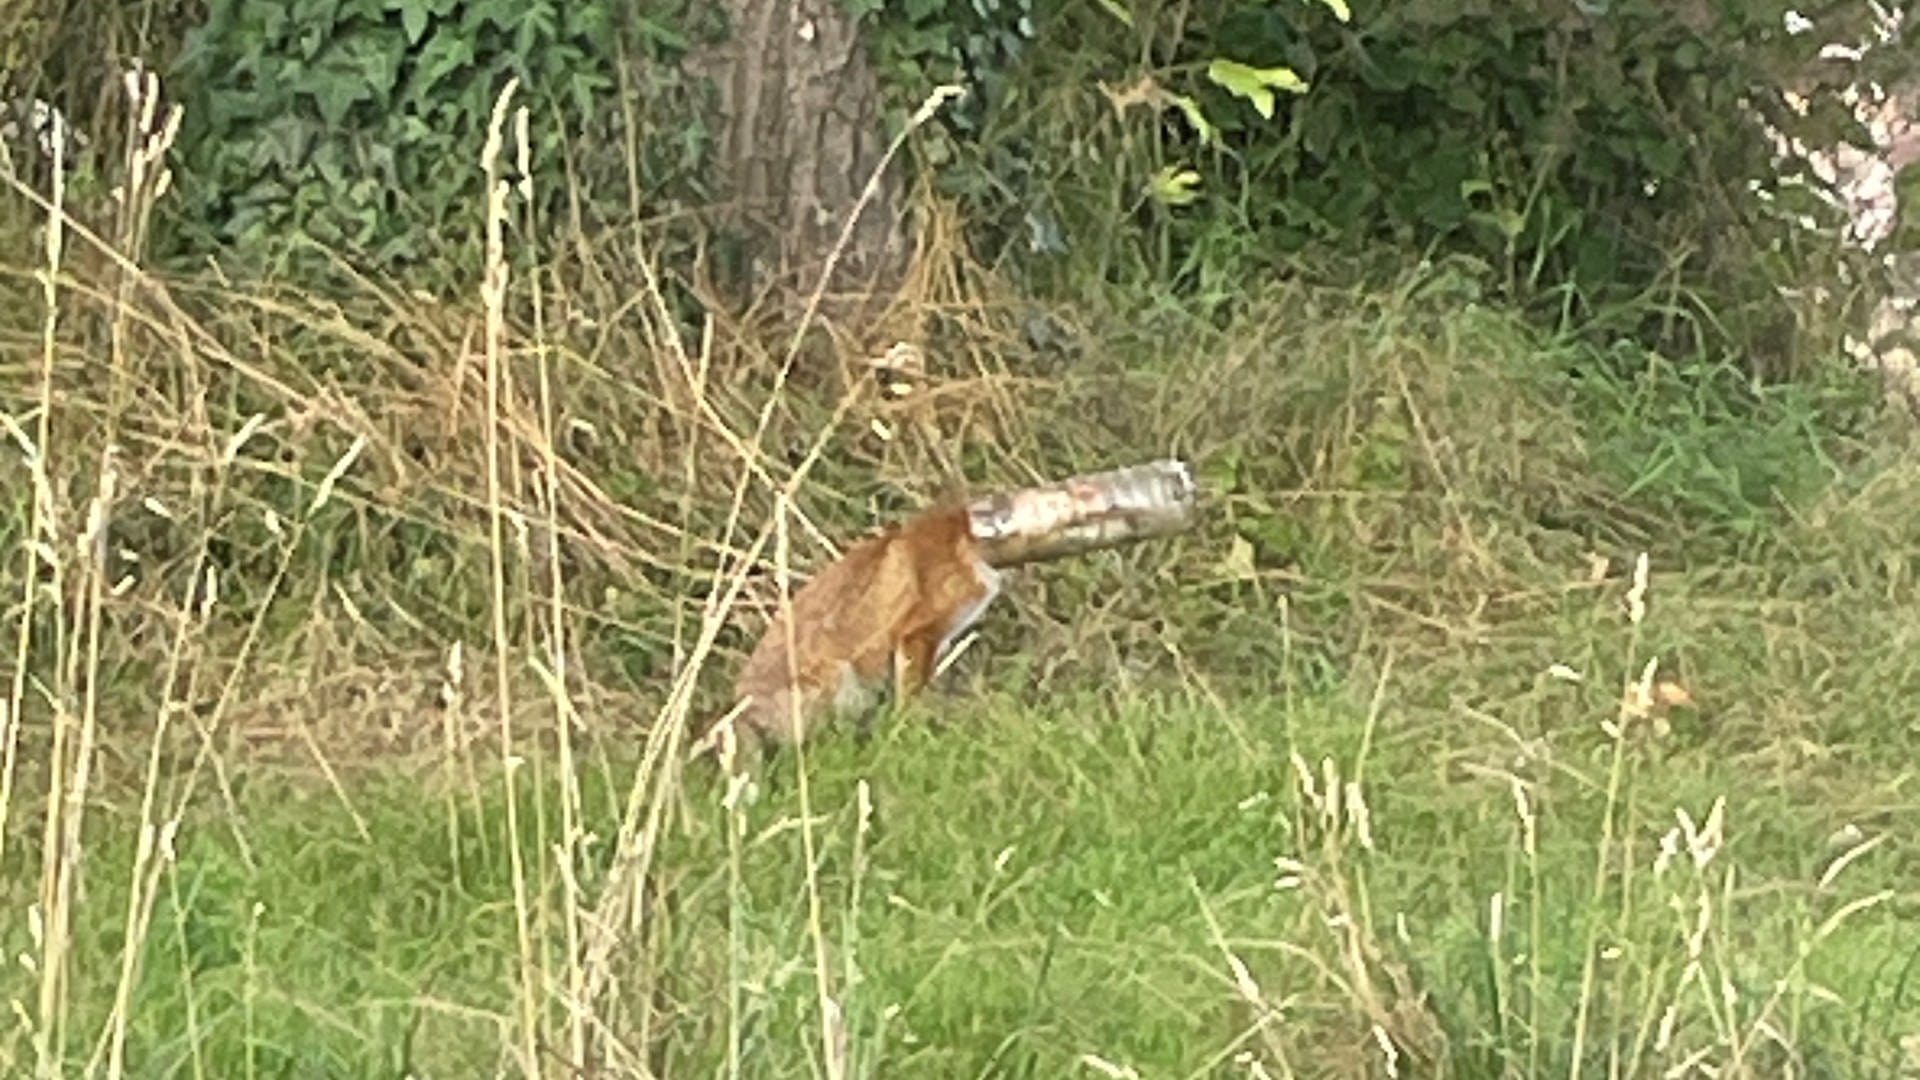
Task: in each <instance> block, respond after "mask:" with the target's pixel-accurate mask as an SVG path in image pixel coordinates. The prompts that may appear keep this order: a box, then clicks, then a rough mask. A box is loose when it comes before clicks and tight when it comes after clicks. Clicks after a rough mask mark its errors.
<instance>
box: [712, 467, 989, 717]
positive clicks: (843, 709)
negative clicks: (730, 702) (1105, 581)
mask: <svg viewBox="0 0 1920 1080" xmlns="http://www.w3.org/2000/svg"><path fill="white" fill-rule="evenodd" d="M999 591H1000V575H999V573H998V572H996V571H995V570H993V569H992V568H991V567H989V566H988V565H987V564H986V563H985V562H984V561H982V559H981V558H980V554H979V551H978V546H977V545H976V544H975V542H974V539H973V535H972V533H971V532H970V531H969V530H968V527H967V510H966V507H965V506H964V505H958V504H955V505H947V506H940V507H936V508H934V509H931V510H928V511H925V512H923V513H921V514H919V515H917V516H915V517H912V518H909V519H908V520H906V521H904V522H897V523H894V524H892V525H889V526H887V527H886V528H885V529H883V530H882V531H881V532H879V533H878V534H876V535H874V536H871V537H868V538H866V539H865V540H862V541H861V542H860V543H858V544H856V545H854V546H853V547H852V548H849V549H848V550H847V551H846V553H845V554H843V555H842V556H841V557H840V558H839V559H837V560H835V561H834V562H832V563H829V564H828V565H827V566H826V567H824V568H822V569H821V570H820V572H819V573H818V574H816V575H814V577H813V579H812V580H810V581H808V582H807V583H806V585H805V586H804V587H802V588H801V589H800V591H799V592H797V593H795V594H794V595H793V597H792V599H791V601H790V603H789V606H788V608H787V609H786V610H785V611H783V612H782V613H781V614H780V615H778V616H776V617H775V618H774V619H773V621H772V623H771V625H769V626H768V627H767V630H766V633H765V634H764V635H763V636H762V637H761V639H760V643H759V644H758V645H757V646H756V647H755V648H754V650H753V653H752V654H751V655H750V656H749V657H748V658H747V662H746V664H745V666H744V667H742V668H741V670H740V675H739V678H738V680H737V682H736V683H735V687H734V696H735V700H736V701H741V702H744V706H743V707H742V708H741V711H740V712H739V715H738V716H737V718H736V719H735V720H734V730H735V732H736V733H737V734H739V735H741V736H743V737H744V738H745V739H747V740H751V741H755V742H760V743H762V744H765V743H776V744H778V743H787V742H791V741H793V739H794V737H795V736H796V734H797V736H798V737H799V738H802V739H804V738H806V737H807V735H808V734H809V733H810V732H811V731H812V730H813V729H814V728H815V727H817V726H818V725H819V724H820V723H821V721H822V720H824V719H827V718H828V717H829V716H831V715H834V714H841V713H858V712H864V711H865V710H866V709H868V708H869V707H871V706H872V705H873V704H874V703H875V701H876V700H877V699H878V697H879V696H880V693H881V691H882V690H883V689H884V688H885V686H886V684H887V683H888V682H889V681H891V682H892V683H893V684H894V694H895V696H896V698H905V697H908V696H911V695H913V694H915V693H918V692H919V691H920V690H921V689H923V688H924V687H925V686H926V684H927V681H928V680H929V679H930V678H932V676H933V673H934V670H935V668H936V667H937V666H938V665H939V663H940V661H941V660H942V659H943V658H944V656H945V655H946V652H947V651H948V650H949V649H951V648H952V646H953V644H954V642H955V641H956V640H957V639H958V638H959V637H960V635H961V634H962V633H964V632H965V631H966V630H967V628H968V627H970V626H972V625H973V624H974V623H976V622H978V621H979V619H980V617H981V616H982V615H983V614H984V613H985V611H986V607H987V605H988V604H989V603H991V602H992V601H993V598H994V597H995V596H996V595H998V594H999ZM789 621H790V622H791V625H792V630H793V633H792V642H793V652H792V657H791V659H792V663H791V665H790V664H789V654H788V648H787V643H788V624H789ZM790 675H791V679H792V681H791V682H790V681H789V677H790ZM795 690H797V695H798V704H799V709H798V713H799V717H798V723H799V731H798V732H795V731H794V730H793V725H794V723H795V718H794V715H793V714H794V703H795V702H794V696H793V693H792V691H795Z"/></svg>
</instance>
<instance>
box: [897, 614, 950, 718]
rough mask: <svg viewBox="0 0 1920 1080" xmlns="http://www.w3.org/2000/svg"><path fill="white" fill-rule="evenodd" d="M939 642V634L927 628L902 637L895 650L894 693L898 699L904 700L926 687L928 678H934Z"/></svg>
mask: <svg viewBox="0 0 1920 1080" xmlns="http://www.w3.org/2000/svg"><path fill="white" fill-rule="evenodd" d="M939 644H940V642H939V639H938V637H937V635H935V634H933V633H932V632H931V631H927V630H919V631H915V632H913V633H910V634H907V635H906V636H904V637H902V638H901V639H900V644H899V645H898V646H896V647H895V648H894V650H893V693H894V699H895V700H896V701H901V702H904V701H906V700H907V699H908V698H910V697H913V696H914V695H916V694H918V693H920V691H922V690H924V689H926V687H927V680H929V679H931V678H933V664H934V653H935V652H936V651H937V649H938V647H939Z"/></svg>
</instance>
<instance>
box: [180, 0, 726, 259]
mask: <svg viewBox="0 0 1920 1080" xmlns="http://www.w3.org/2000/svg"><path fill="white" fill-rule="evenodd" d="M623 11H624V14H623V13H622V12H623ZM706 11H707V6H706V5H698V4H694V5H654V6H653V7H652V8H650V9H649V10H648V11H647V12H645V13H641V12H636V11H632V10H628V9H623V8H621V7H620V6H618V5H613V4H608V3H559V2H556V0H529V2H522V0H302V2H299V3H293V4H288V3H283V2H280V0H213V2H212V3H209V4H208V5H207V10H206V15H205V18H204V19H203V20H201V21H200V22H199V23H198V24H197V25H195V26H194V27H193V29H192V30H191V31H190V32H189V33H188V34H187V35H186V41H185V45H184V47H183V48H182V50H181V52H180V55H179V58H178V60H177V62H176V63H175V65H174V70H173V74H174V77H175V78H176V79H177V81H178V84H179V85H180V86H181V87H183V88H185V89H186V90H187V96H186V99H185V102H184V104H185V105H186V114H185V115H186V124H185V126H184V128H183V130H182V132H181V135H180V150H181V154H180V166H181V169H182V173H181V175H182V188H183V191H184V192H185V194H186V195H187V199H186V200H185V202H184V203H183V205H182V206H181V207H180V210H181V213H180V214H179V216H178V217H177V218H175V219H174V220H176V221H178V222H180V223H181V225H182V227H183V229H184V230H185V231H186V232H187V233H188V235H189V237H190V238H191V239H192V240H193V241H195V242H196V243H197V245H198V247H199V248H200V249H204V248H205V247H206V246H207V245H217V246H219V247H221V248H230V247H231V248H238V249H239V250H240V251H241V252H242V253H257V254H259V255H265V256H272V255H276V254H281V255H283V254H284V252H285V248H286V242H287V240H288V239H289V238H291V237H298V238H299V239H301V240H304V241H309V242H311V243H314V244H318V245H320V246H321V247H324V248H327V249H333V250H335V251H337V252H339V253H342V254H345V255H348V256H349V257H351V258H352V259H353V260H354V261H355V262H357V263H360V264H362V265H369V266H374V267H391V266H399V265H419V264H420V263H422V262H425V261H428V260H430V259H432V258H436V257H437V258H446V257H449V256H464V257H465V259H466V260H467V262H468V265H469V266H471V265H472V264H473V261H474V260H476V259H477V257H478V252H479V243H478V240H479V236H478V232H479V224H478V219H477V218H476V217H475V216H474V215H473V213H472V207H473V206H474V205H475V203H476V201H478V200H479V199H480V198H481V195H482V191H481V188H480V186H479V184H480V179H481V173H480V170H479V169H478V168H477V167H476V166H475V165H474V164H473V163H472V159H473V149H472V148H473V147H474V146H475V145H477V144H478V143H479V141H480V139H481V137H482V135H483V134H484V132H485V131H486V128H487V123H488V121H489V118H490V114H491V110H492V108H493V103H494V99H495V96H496V95H497V94H498V93H499V91H500V89H501V87H502V85H503V84H504V83H505V82H506V80H507V79H508V78H514V79H518V80H519V81H520V82H521V84H522V85H523V86H524V87H525V92H524V96H523V98H522V100H523V102H525V103H526V104H528V105H529V106H530V107H531V109H532V110H533V111H532V113H531V120H530V123H529V126H528V128H527V131H528V136H529V138H530V139H531V140H532V142H533V145H531V146H530V147H529V150H530V151H531V156H530V158H529V161H530V162H537V163H538V166H537V167H538V168H539V169H540V170H541V178H542V179H543V180H544V181H546V183H547V186H545V187H543V190H547V191H552V192H554V193H556V194H555V200H556V201H554V202H553V203H552V204H551V205H550V206H548V207H547V208H546V209H547V210H548V211H549V212H550V213H552V214H553V216H554V218H555V219H556V220H565V217H564V215H563V214H562V213H561V211H563V210H564V209H565V204H564V203H563V202H561V201H558V193H560V192H564V191H565V190H566V185H565V184H564V183H562V182H559V181H561V180H562V179H563V178H564V177H565V176H566V175H567V169H568V165H569V163H570V162H571V163H572V165H573V171H574V179H575V183H576V184H579V185H581V186H583V187H586V188H587V189H588V190H593V189H596V188H602V187H604V188H606V189H608V190H609V191H611V190H617V187H616V184H615V182H616V181H617V180H618V179H619V177H618V174H617V172H615V171H614V170H615V169H617V167H618V165H619V163H620V162H619V159H618V158H617V157H616V156H613V155H610V154H608V153H606V152H605V151H604V150H603V151H602V152H600V153H598V154H593V153H588V154H586V155H584V156H583V155H580V154H579V153H578V148H581V147H593V146H596V145H597V146H602V147H605V146H608V145H618V139H617V137H616V133H617V132H618V131H619V125H618V124H617V121H618V119H619V118H620V113H619V111H618V110H617V109H612V108H610V107H609V106H610V105H612V104H613V103H614V101H615V100H616V90H617V89H619V88H620V86H619V79H618V75H617V72H616V65H617V64H618V63H619V62H620V61H621V60H622V59H623V54H622V53H621V52H620V51H618V49H617V45H618V44H619V43H622V42H626V43H630V44H631V45H632V47H633V48H634V50H635V55H636V58H637V59H640V60H642V61H644V63H645V66H646V68H647V70H648V71H650V72H652V73H653V78H651V79H650V80H649V81H648V84H647V85H646V86H645V87H644V90H645V92H646V94H647V98H648V100H649V101H650V102H651V103H652V106H653V107H654V108H656V109H658V110H660V111H661V114H662V115H663V116H664V115H672V114H673V113H674V112H676V111H677V112H679V113H681V114H682V115H685V116H688V117H691V116H692V114H693V100H694V99H693V98H692V97H691V96H690V95H691V93H692V91H693V89H694V88H691V87H687V86H684V85H677V84H676V81H675V80H674V79H673V78H671V76H670V74H669V73H670V72H671V71H672V70H673V64H674V63H675V62H676V60H677V58H678V57H679V56H680V55H683V54H684V53H685V52H686V51H687V50H688V49H689V48H691V47H692V46H693V45H694V43H695V42H696V41H697V40H699V38H700V35H702V34H711V33H713V32H714V31H715V30H716V26H715V24H714V23H713V21H712V20H711V17H710V16H708V15H705V14H701V15H698V16H696V15H695V14H694V13H696V12H699V13H704V12H706ZM629 89H630V90H639V89H642V88H640V87H632V88H629ZM570 148H571V149H572V150H573V152H571V153H570V152H569V150H570ZM704 152H705V147H704V144H703V143H702V141H701V128H700V127H699V126H698V125H696V124H692V123H683V124H680V125H676V127H675V128H674V129H673V130H672V131H671V132H670V133H664V134H662V135H661V136H659V137H657V138H655V139H653V140H652V141H651V145H650V146H649V153H647V154H646V155H645V156H644V157H643V158H642V159H641V160H642V163H643V165H644V166H645V167H646V173H645V180H646V181H647V182H648V183H650V184H654V183H657V184H660V185H662V186H671V185H676V184H677V185H680V188H679V190H680V192H681V193H682V194H683V196H684V193H685V192H686V191H687V190H690V189H689V188H688V187H687V185H688V184H689V183H690V182H691V181H690V178H691V177H692V175H693V174H695V173H696V172H697V171H698V170H699V168H700V167H701V160H702V154H703V153H704ZM456 162H458V163H460V164H458V165H456V164H455V163H456ZM622 208H624V205H623V207H622Z"/></svg>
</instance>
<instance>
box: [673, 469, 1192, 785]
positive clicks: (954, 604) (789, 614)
mask: <svg viewBox="0 0 1920 1080" xmlns="http://www.w3.org/2000/svg"><path fill="white" fill-rule="evenodd" d="M1194 496H1195V487H1194V482H1193V477H1192V474H1191V473H1190V472H1189V471H1188V469H1187V466H1186V464H1185V463H1184V462H1181V461H1175V460H1169V461H1158V462H1152V463H1149V464H1146V465H1137V466H1132V467H1129V468H1123V469H1115V470H1111V471H1107V472H1100V473H1093V474H1088V475H1084V476H1076V477H1072V478H1070V479H1067V480H1063V481H1060V482H1057V483H1053V484H1043V485H1038V486H1035V487H1028V488H1021V489H1017V490H1014V491H1007V492H1001V493H998V494H993V495H987V496H982V497H979V498H976V499H973V500H971V501H966V502H958V503H946V504H942V505H938V506H935V507H932V508H930V509H927V510H924V511H921V512H920V513H918V514H916V515H914V516H912V517H909V518H907V519H905V520H904V521H897V522H893V523H891V524H889V525H887V526H886V527H884V528H882V529H881V530H880V531H879V532H877V533H875V534H873V535H871V536H869V537H867V538H865V539H863V540H861V541H860V542H859V543H857V544H855V545H854V546H852V547H851V548H849V549H847V551H846V552H845V553H844V554H843V555H841V556H840V557H839V558H838V559H835V560H834V561H833V562H831V563H828V564H827V565H826V566H825V567H823V568H821V569H820V571H819V572H818V573H816V574H815V575H814V576H813V578H812V579H811V580H810V581H808V582H807V583H806V585H805V586H803V587H802V588H801V589H800V590H799V591H798V592H796V593H795V594H794V595H793V597H792V598H791V600H790V601H789V602H788V604H787V605H786V606H785V607H784V608H783V609H782V610H781V611H780V612H779V613H778V614H777V615H775V616H774V618H773V620H772V622H771V624H770V625H769V626H768V627H767V629H766V631H765V633H764V634H763V635H762V636H761V638H760V641H759V643H758V644H757V645H756V646H755V647H754V650H753V652H752V653H751V654H750V655H749V656H748V658H747V661H746V664H745V665H744V666H742V668H741V669H740V674H739V676H738V678H737V679H736V681H735V685H734V700H735V702H736V704H735V707H734V708H733V710H731V711H730V712H729V714H728V716H727V717H726V718H725V719H723V720H722V721H721V722H720V723H719V724H717V725H715V727H716V728H717V729H731V731H732V733H733V734H734V735H735V736H737V737H739V738H740V739H741V740H742V741H744V742H751V743H754V744H758V745H760V746H761V747H762V748H765V747H767V746H769V745H778V744H783V743H789V742H793V741H797V740H800V739H804V738H806V737H807V736H808V735H809V734H810V733H811V732H812V731H813V730H814V729H815V728H816V727H817V726H818V725H819V724H820V723H821V722H822V721H824V720H826V719H828V718H829V717H831V716H836V715H850V714H860V713H864V712H866V711H867V710H869V709H870V708H872V706H873V705H875V704H876V703H877V702H878V701H879V700H880V698H881V697H882V696H883V695H884V693H885V692H886V690H887V689H888V688H889V687H888V684H889V683H890V684H891V689H892V691H893V694H894V696H895V697H896V699H903V698H906V697H910V696H912V695H913V694H916V693H918V692H919V691H920V690H921V689H923V688H924V687H925V686H926V684H927V681H928V680H929V679H930V678H932V676H933V674H934V673H935V672H936V671H937V670H939V667H940V664H941V662H942V661H943V660H944V659H945V658H946V656H947V655H948V654H949V653H950V652H951V651H952V649H953V647H954V644H955V643H956V642H957V641H959V639H960V638H961V636H962V635H963V634H965V633H966V632H967V631H968V630H969V629H971V628H972V627H973V626H974V625H975V624H976V623H978V622H979V621H980V619H981V617H982V616H984V615H985V614H986V609H987V606H988V605H989V604H991V603H992V602H993V600H994V598H995V597H997V596H998V595H999V593H1000V587H1001V574H1000V571H1001V569H1003V568H1006V567H1013V566H1020V565H1025V564H1029V563H1035V562H1043V561H1048V560H1054V559H1061V558H1067V557H1071V556H1075V555H1082V554H1086V553H1089V552H1093V551H1100V550H1104V549H1107V548H1114V547H1119V546H1121V545H1123V544H1129V543H1134V542H1138V541H1141V540H1147V539H1153V538H1157V537H1165V536H1172V535H1174V534H1176V533H1179V532H1182V531H1184V530H1185V529H1187V528H1188V527H1189V526H1190V525H1191V524H1192V522H1193V517H1194ZM728 721H730V722H728ZM721 734H723V731H721V730H715V731H709V732H708V733H706V737H704V738H702V739H701V740H700V741H699V742H700V746H699V749H701V750H713V749H715V748H716V746H715V744H714V743H713V736H715V735H721Z"/></svg>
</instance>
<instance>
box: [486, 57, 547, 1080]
mask: <svg viewBox="0 0 1920 1080" xmlns="http://www.w3.org/2000/svg"><path fill="white" fill-rule="evenodd" d="M519 86H520V80H519V79H518V78H512V79H508V80H507V84H506V86H505V87H503V88H502V89H501V91H500V93H499V94H498V95H497V96H496V97H495V98H494V103H493V115H492V117H491V118H490V119H489V120H488V122H487V140H486V144H485V146H484V147H483V148H482V150H481V152H480V164H481V167H482V169H484V170H485V172H486V177H487V203H486V269H485V271H484V273H485V279H484V281H483V282H482V283H481V287H480V297H481V302H482V304H483V305H484V306H485V308H486V335H485V339H484V342H483V346H484V348H485V350H486V377H487V411H486V424H485V427H486V460H487V555H488V566H489V570H490V574H491V582H492V605H491V609H492V625H493V660H494V672H493V674H494V705H495V708H496V709H497V710H498V712H499V715H498V717H497V719H498V722H499V725H500V729H499V730H500V748H499V752H500V764H501V784H502V787H503V790H504V793H505V797H506V817H507V860H508V865H509V867H510V871H511V874H512V879H513V923H514V940H515V942H516V944H517V946H518V949H519V960H520V978H519V984H518V1000H519V1003H520V1017H519V1021H520V1034H519V1055H520V1068H521V1070H522V1072H523V1073H524V1074H525V1075H526V1076H528V1077H529V1078H531V1077H537V1076H539V1075H541V1073H540V1064H539V1063H540V1022H539V1013H540V1010H539V1003H538V1000H537V999H536V998H535V996H534V992H535V988H536V987H537V986H538V985H539V979H538V976H537V973H536V962H535V957H534V949H533V937H532V927H531V925H530V922H529V919H530V915H529V911H528V899H527V871H526V866H525V860H524V858H523V857H522V855H521V851H520V809H519V793H518V791H517V789H516V786H515V777H516V775H517V773H518V771H519V765H520V762H519V760H518V759H517V757H516V756H515V753H514V741H513V699H512V694H511V693H510V691H509V690H508V680H509V678H510V672H509V668H508V657H509V655H510V652H511V649H512V641H511V639H510V638H509V637H508V634H507V569H506V544H505V529H504V524H505V518H506V511H505V508H504V500H503V498H502V484H501V475H500V464H501V454H500V401H501V398H502V396H503V393H502V386H501V384H502V382H503V381H504V379H505V378H506V373H505V372H504V371H503V370H502V362H501V348H502V345H503V343H504V338H505V336H506V293H507V280H508V269H507V261H506V252H505V238H504V230H505V226H506V216H507V210H506V197H507V187H506V184H505V182H504V181H503V180H501V179H500V163H499V156H500V147H501V141H502V135H501V128H502V126H503V125H504V124H505V122H506V115H507V106H508V104H509V103H510V102H511V101H512V100H513V94H514V91H515V90H517V89H518V88H519Z"/></svg>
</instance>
